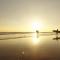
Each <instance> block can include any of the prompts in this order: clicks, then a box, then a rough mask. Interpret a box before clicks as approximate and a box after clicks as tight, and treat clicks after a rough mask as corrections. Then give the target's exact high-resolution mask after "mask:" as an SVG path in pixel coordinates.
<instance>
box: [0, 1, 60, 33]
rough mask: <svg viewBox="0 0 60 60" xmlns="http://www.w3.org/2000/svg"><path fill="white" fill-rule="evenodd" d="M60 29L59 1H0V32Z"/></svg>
mask: <svg viewBox="0 0 60 60" xmlns="http://www.w3.org/2000/svg"><path fill="white" fill-rule="evenodd" d="M35 22H38V23H36V24H35V25H37V24H39V31H43V32H45V31H52V30H54V29H57V28H58V29H60V0H0V32H31V31H33V27H34V26H32V25H33V24H34V23H35Z"/></svg>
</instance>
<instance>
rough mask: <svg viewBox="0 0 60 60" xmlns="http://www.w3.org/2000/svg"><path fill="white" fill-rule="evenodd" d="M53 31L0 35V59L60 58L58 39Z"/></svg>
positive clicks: (41, 59) (35, 59) (58, 59)
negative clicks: (37, 34)
mask: <svg viewBox="0 0 60 60" xmlns="http://www.w3.org/2000/svg"><path fill="white" fill-rule="evenodd" d="M54 38H56V35H55V34H53V33H40V34H39V36H38V37H37V36H36V33H31V34H27V33H25V34H7V35H0V60H45V59H46V60H60V40H59V39H55V40H54Z"/></svg>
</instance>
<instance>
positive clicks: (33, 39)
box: [32, 33, 39, 45]
mask: <svg viewBox="0 0 60 60" xmlns="http://www.w3.org/2000/svg"><path fill="white" fill-rule="evenodd" d="M32 42H33V44H35V45H36V44H38V43H39V37H37V33H34V34H33V35H32Z"/></svg>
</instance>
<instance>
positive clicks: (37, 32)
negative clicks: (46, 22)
mask: <svg viewBox="0 0 60 60" xmlns="http://www.w3.org/2000/svg"><path fill="white" fill-rule="evenodd" d="M36 34H37V38H38V37H39V31H38V30H36Z"/></svg>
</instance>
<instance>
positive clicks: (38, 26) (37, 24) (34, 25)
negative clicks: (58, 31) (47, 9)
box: [32, 21, 43, 31]
mask: <svg viewBox="0 0 60 60" xmlns="http://www.w3.org/2000/svg"><path fill="white" fill-rule="evenodd" d="M42 27H43V24H42V23H41V22H38V21H35V22H33V23H32V29H33V31H36V30H40V29H41V28H42Z"/></svg>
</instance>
